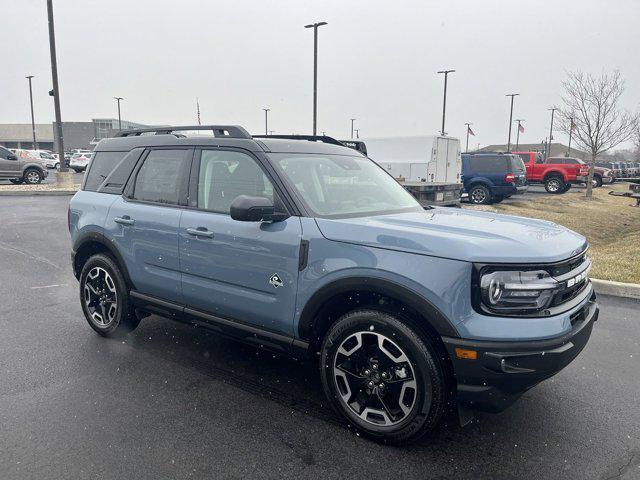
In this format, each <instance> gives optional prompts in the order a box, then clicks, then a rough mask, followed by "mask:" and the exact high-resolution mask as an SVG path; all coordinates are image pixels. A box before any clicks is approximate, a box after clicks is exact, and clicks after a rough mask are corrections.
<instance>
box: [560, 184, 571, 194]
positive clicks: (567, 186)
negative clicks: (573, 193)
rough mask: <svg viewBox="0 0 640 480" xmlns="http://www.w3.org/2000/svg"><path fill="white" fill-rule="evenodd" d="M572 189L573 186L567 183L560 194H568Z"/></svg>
mask: <svg viewBox="0 0 640 480" xmlns="http://www.w3.org/2000/svg"><path fill="white" fill-rule="evenodd" d="M571 187H572V184H571V183H565V184H564V188H563V189H562V192H560V193H566V192H568V191H569V190H571Z"/></svg>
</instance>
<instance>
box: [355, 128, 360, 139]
mask: <svg viewBox="0 0 640 480" xmlns="http://www.w3.org/2000/svg"><path fill="white" fill-rule="evenodd" d="M355 132H356V138H360V129H359V128H356V129H355Z"/></svg>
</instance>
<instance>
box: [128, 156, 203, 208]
mask: <svg viewBox="0 0 640 480" xmlns="http://www.w3.org/2000/svg"><path fill="white" fill-rule="evenodd" d="M190 158H191V150H151V151H150V152H149V154H148V155H147V158H145V160H144V163H143V164H142V167H141V168H140V170H138V174H137V175H136V181H135V184H134V187H133V198H134V199H136V200H143V201H147V202H157V203H167V204H173V205H177V204H180V190H181V186H182V185H183V182H184V179H185V176H186V175H188V171H189V160H190Z"/></svg>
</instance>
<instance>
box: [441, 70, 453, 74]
mask: <svg viewBox="0 0 640 480" xmlns="http://www.w3.org/2000/svg"><path fill="white" fill-rule="evenodd" d="M453 72H455V70H440V71H439V72H438V73H444V74H447V73H453Z"/></svg>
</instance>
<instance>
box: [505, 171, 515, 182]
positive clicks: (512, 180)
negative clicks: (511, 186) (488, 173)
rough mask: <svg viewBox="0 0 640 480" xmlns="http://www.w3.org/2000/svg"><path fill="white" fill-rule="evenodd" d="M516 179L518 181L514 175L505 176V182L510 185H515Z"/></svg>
mask: <svg viewBox="0 0 640 480" xmlns="http://www.w3.org/2000/svg"><path fill="white" fill-rule="evenodd" d="M515 179H516V176H515V175H514V174H513V173H507V174H506V175H505V176H504V181H505V182H508V183H513V182H514V180H515Z"/></svg>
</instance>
